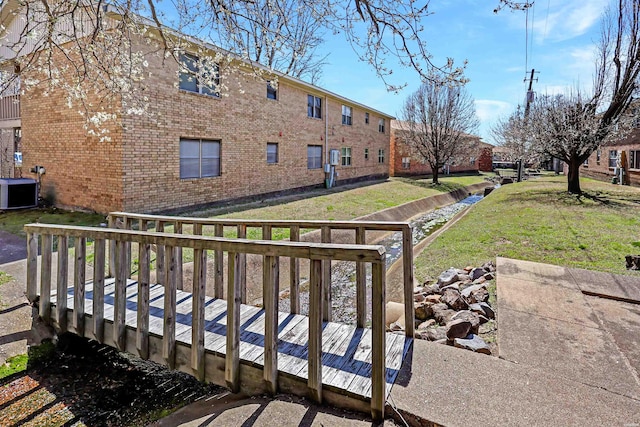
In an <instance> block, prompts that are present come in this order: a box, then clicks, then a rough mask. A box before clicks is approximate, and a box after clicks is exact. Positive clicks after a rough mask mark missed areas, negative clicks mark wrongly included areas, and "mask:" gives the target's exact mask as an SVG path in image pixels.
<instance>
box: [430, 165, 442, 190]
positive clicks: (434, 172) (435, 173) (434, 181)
mask: <svg viewBox="0 0 640 427" xmlns="http://www.w3.org/2000/svg"><path fill="white" fill-rule="evenodd" d="M431 173H432V175H433V179H432V181H431V183H432V184H436V185H437V184H439V182H438V174H439V173H440V170H439V169H438V168H437V167H435V168H434V167H433V166H432V167H431Z"/></svg>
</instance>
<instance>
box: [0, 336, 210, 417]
mask: <svg viewBox="0 0 640 427" xmlns="http://www.w3.org/2000/svg"><path fill="white" fill-rule="evenodd" d="M221 391H222V389H221V388H219V387H216V386H213V385H210V384H202V383H199V382H198V381H197V380H196V379H195V378H194V377H192V376H190V375H187V374H184V373H181V372H172V371H169V370H168V369H166V368H165V367H163V366H160V365H158V364H155V363H152V362H148V361H144V360H141V359H139V358H137V357H134V356H131V355H128V354H126V353H119V352H118V351H117V350H115V349H113V348H111V347H107V346H103V345H100V344H98V343H97V342H95V341H89V340H86V339H83V338H79V337H77V336H75V335H71V334H64V335H61V336H60V341H59V343H58V345H57V346H56V347H55V348H53V349H52V351H51V352H50V353H49V354H48V355H47V356H45V357H40V358H39V359H38V360H37V361H36V362H35V363H34V362H30V365H29V366H28V368H27V370H26V371H25V372H23V373H20V374H15V375H12V376H10V377H8V378H5V379H3V380H0V426H17V425H46V426H62V425H78V426H82V425H89V426H143V425H147V424H148V423H150V422H152V421H154V420H157V419H159V418H161V417H162V416H165V415H167V414H169V413H171V412H173V411H174V410H176V409H178V408H180V407H182V406H184V405H186V404H189V403H191V402H194V401H195V400H198V399H200V398H203V397H204V396H209V395H211V394H215V393H220V392H221Z"/></svg>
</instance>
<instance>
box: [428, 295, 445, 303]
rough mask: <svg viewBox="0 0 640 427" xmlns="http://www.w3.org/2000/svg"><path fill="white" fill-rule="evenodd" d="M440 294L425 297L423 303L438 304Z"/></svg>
mask: <svg viewBox="0 0 640 427" xmlns="http://www.w3.org/2000/svg"><path fill="white" fill-rule="evenodd" d="M441 296H442V295H440V294H433V295H427V297H426V298H425V302H431V303H433V304H438V303H439V302H440V297H441Z"/></svg>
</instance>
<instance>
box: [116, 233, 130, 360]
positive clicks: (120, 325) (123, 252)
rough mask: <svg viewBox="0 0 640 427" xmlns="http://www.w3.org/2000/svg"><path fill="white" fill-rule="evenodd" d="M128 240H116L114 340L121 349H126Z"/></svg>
mask: <svg viewBox="0 0 640 427" xmlns="http://www.w3.org/2000/svg"><path fill="white" fill-rule="evenodd" d="M128 259H129V257H128V256H127V242H123V241H116V283H115V285H116V286H115V292H114V298H113V299H114V302H113V342H114V344H115V347H116V348H117V349H118V350H120V351H125V349H126V348H127V347H126V344H127V342H126V340H127V331H126V323H125V322H126V317H127V277H128V276H129V270H130V269H129V266H128V265H127V260H128Z"/></svg>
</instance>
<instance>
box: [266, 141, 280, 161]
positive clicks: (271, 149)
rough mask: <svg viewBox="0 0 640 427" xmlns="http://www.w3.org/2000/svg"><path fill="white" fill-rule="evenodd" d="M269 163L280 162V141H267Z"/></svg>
mask: <svg viewBox="0 0 640 427" xmlns="http://www.w3.org/2000/svg"><path fill="white" fill-rule="evenodd" d="M267 163H268V164H274V163H278V143H276V142H267Z"/></svg>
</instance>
